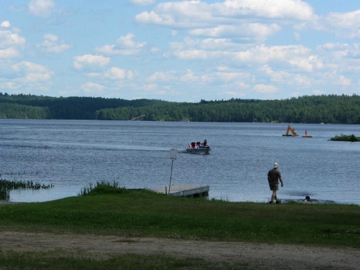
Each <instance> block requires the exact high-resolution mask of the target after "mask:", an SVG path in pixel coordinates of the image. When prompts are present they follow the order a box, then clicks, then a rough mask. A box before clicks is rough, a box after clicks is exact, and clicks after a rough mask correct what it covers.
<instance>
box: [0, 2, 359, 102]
mask: <svg viewBox="0 0 360 270" xmlns="http://www.w3.org/2000/svg"><path fill="white" fill-rule="evenodd" d="M358 74H360V2H359V1H358V0H346V1H340V0H312V1H310V0H307V1H301V0H189V1H175V0H173V1H171V0H168V1H163V0H103V1H98V0H96V1H95V0H94V1H92V0H76V1H74V0H1V1H0V92H3V93H4V92H6V93H9V94H20V93H23V94H36V95H47V96H56V97H58V96H64V97H66V96H93V97H94V96H95V97H108V98H112V97H115V98H123V99H138V98H149V99H161V100H167V101H179V102H180V101H187V102H198V101H200V100H201V99H205V100H219V99H225V100H226V99H230V98H241V99H285V98H291V97H298V96H304V95H321V94H347V95H352V94H357V95H359V94H360V76H359V75H358Z"/></svg>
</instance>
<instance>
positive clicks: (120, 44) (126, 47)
mask: <svg viewBox="0 0 360 270" xmlns="http://www.w3.org/2000/svg"><path fill="white" fill-rule="evenodd" d="M134 38H135V35H134V34H132V33H129V34H127V35H126V36H121V37H120V38H119V39H118V40H117V41H116V42H115V44H114V45H104V46H103V47H100V48H96V49H95V51H96V52H100V53H104V54H122V55H134V54H138V53H139V52H140V51H141V49H142V48H143V47H144V46H145V45H146V42H135V41H134Z"/></svg>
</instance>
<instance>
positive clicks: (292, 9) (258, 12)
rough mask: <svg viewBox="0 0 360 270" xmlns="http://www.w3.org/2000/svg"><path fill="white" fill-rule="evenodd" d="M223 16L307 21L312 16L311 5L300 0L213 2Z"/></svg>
mask: <svg viewBox="0 0 360 270" xmlns="http://www.w3.org/2000/svg"><path fill="white" fill-rule="evenodd" d="M214 8H218V10H219V13H220V14H221V15H223V16H244V15H247V16H250V15H252V16H255V17H264V18H273V19H275V18H276V19H292V20H303V21H308V20H312V19H313V18H314V14H313V9H312V7H311V6H310V5H309V4H308V3H306V2H303V1H300V0H256V1H253V0H225V2H223V3H216V4H214Z"/></svg>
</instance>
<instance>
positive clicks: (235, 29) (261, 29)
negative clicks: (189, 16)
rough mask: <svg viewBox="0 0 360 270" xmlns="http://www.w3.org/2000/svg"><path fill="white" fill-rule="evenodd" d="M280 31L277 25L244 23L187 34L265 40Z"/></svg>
mask: <svg viewBox="0 0 360 270" xmlns="http://www.w3.org/2000/svg"><path fill="white" fill-rule="evenodd" d="M280 29H281V28H280V27H279V26H278V25H277V24H270V25H266V24H260V23H244V24H240V25H219V26H216V27H214V28H201V29H194V30H191V31H189V33H190V34H192V35H196V36H208V37H234V38H240V39H249V38H251V40H252V39H254V38H255V39H258V40H265V39H266V38H267V37H268V36H271V35H273V34H275V33H277V32H279V31H280Z"/></svg>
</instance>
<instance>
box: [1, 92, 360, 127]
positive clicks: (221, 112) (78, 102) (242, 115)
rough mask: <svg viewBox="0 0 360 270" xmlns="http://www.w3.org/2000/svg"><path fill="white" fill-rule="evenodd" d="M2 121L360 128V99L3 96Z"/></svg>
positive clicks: (337, 97) (315, 97)
mask: <svg viewBox="0 0 360 270" xmlns="http://www.w3.org/2000/svg"><path fill="white" fill-rule="evenodd" d="M0 118H3V119H6V118H7V119H97V120H135V119H136V120H144V121H197V122H280V123H333V124H360V96H358V95H352V96H347V95H321V96H303V97H298V98H291V99H283V100H248V99H230V100H215V101H206V100H201V101H200V102H198V103H180V102H167V101H162V100H149V99H139V100H124V99H107V98H101V97H58V98H57V97H46V96H35V95H22V94H21V95H8V94H6V93H5V94H3V93H0Z"/></svg>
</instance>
